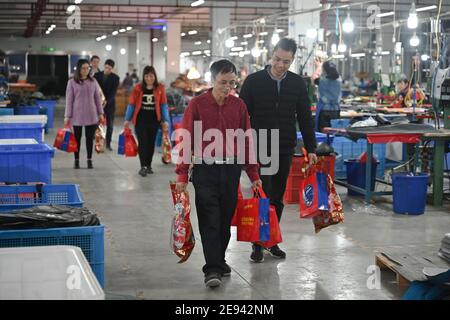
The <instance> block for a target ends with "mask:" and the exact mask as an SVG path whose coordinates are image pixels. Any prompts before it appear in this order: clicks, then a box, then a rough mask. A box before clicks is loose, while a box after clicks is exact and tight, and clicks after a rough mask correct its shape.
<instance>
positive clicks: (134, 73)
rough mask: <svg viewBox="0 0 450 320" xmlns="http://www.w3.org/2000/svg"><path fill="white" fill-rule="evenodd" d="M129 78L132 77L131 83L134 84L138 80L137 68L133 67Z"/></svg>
mask: <svg viewBox="0 0 450 320" xmlns="http://www.w3.org/2000/svg"><path fill="white" fill-rule="evenodd" d="M131 78H132V79H133V85H136V84H137V83H138V82H139V77H138V76H137V70H136V69H133V73H132V74H131Z"/></svg>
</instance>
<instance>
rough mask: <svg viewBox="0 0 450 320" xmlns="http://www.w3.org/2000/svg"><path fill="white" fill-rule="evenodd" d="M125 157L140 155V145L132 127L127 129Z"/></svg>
mask: <svg viewBox="0 0 450 320" xmlns="http://www.w3.org/2000/svg"><path fill="white" fill-rule="evenodd" d="M124 131H125V157H136V156H137V155H138V145H137V142H136V139H135V138H134V135H133V133H132V132H131V129H129V128H126V129H125V130H124Z"/></svg>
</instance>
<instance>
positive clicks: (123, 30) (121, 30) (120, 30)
mask: <svg viewBox="0 0 450 320" xmlns="http://www.w3.org/2000/svg"><path fill="white" fill-rule="evenodd" d="M125 31H127V30H125V29H124V28H122V29H119V32H121V33H123V32H125Z"/></svg>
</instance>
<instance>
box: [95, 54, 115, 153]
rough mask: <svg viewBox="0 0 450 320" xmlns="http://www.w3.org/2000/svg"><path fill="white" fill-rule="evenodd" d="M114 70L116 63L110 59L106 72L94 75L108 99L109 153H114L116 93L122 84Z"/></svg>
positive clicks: (107, 128)
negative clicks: (113, 134) (112, 142)
mask: <svg viewBox="0 0 450 320" xmlns="http://www.w3.org/2000/svg"><path fill="white" fill-rule="evenodd" d="M113 68H114V61H113V60H111V59H108V60H106V61H105V66H104V71H103V72H97V73H96V74H95V75H94V77H95V79H97V82H98V84H99V85H100V87H101V89H102V91H103V94H104V95H105V98H106V105H105V107H104V111H105V118H106V149H108V150H109V151H112V148H111V138H112V133H113V128H114V113H115V112H116V92H117V88H118V87H119V84H120V78H119V76H118V75H116V74H115V73H113V72H112V69H113Z"/></svg>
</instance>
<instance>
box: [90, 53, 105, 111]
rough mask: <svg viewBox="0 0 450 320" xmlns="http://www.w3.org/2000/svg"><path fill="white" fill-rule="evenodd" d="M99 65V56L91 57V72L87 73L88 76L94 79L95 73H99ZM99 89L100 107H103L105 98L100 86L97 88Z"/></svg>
mask: <svg viewBox="0 0 450 320" xmlns="http://www.w3.org/2000/svg"><path fill="white" fill-rule="evenodd" d="M99 64H100V57H99V56H96V55H94V56H92V57H91V70H90V71H89V75H90V76H91V77H94V76H95V74H96V73H97V72H101V70H100V68H99V67H98V66H99ZM98 88H99V89H100V98H101V100H102V106H103V107H104V106H105V105H106V97H105V95H104V94H103V91H102V88H100V86H99V87H98Z"/></svg>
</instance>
